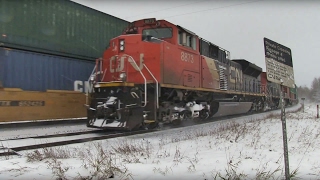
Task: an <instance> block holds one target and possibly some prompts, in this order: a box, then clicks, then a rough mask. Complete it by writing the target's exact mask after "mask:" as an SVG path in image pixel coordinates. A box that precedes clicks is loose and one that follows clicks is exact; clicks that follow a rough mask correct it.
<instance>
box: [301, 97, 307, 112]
mask: <svg viewBox="0 0 320 180" xmlns="http://www.w3.org/2000/svg"><path fill="white" fill-rule="evenodd" d="M305 99H306V98H301V100H302V109H303V112H304V100H305Z"/></svg>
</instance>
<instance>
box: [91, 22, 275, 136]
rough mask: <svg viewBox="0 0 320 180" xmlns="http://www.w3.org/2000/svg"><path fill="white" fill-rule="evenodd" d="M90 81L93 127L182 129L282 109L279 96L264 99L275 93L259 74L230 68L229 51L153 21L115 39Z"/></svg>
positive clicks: (240, 64) (238, 63)
mask: <svg viewBox="0 0 320 180" xmlns="http://www.w3.org/2000/svg"><path fill="white" fill-rule="evenodd" d="M90 80H91V82H92V84H93V92H92V93H91V94H90V95H89V96H88V98H89V102H90V104H88V105H87V107H88V112H87V114H88V122H87V126H89V127H99V128H119V129H125V130H132V129H135V128H140V127H147V128H148V127H152V126H153V125H155V124H157V123H159V122H162V123H174V124H179V123H180V122H181V121H184V120H187V119H194V120H204V119H207V118H209V117H218V116H226V115H234V114H241V113H246V112H249V111H263V110H265V109H266V108H267V107H271V108H275V107H276V106H277V105H278V102H279V93H276V94H274V92H271V93H270V91H266V90H269V89H270V87H269V83H268V82H267V80H266V77H265V76H263V72H262V68H260V67H258V66H256V65H255V64H253V63H251V62H249V61H247V60H244V59H237V60H230V53H229V51H227V50H225V49H223V48H221V47H219V46H217V45H215V44H213V43H211V42H209V41H207V40H205V39H203V38H201V37H199V36H197V35H196V34H195V33H194V32H192V31H190V30H187V29H185V28H183V27H181V26H178V25H175V24H172V23H170V22H168V21H165V20H156V19H154V18H151V19H142V20H137V21H135V22H132V23H131V24H130V25H129V26H128V28H127V29H126V30H125V32H124V33H123V35H121V36H118V37H115V38H113V39H112V40H111V41H110V45H109V48H108V49H107V50H106V51H105V52H104V55H103V58H101V59H98V60H97V61H96V66H95V70H94V73H93V74H92V75H91V77H90ZM261 82H263V83H261ZM272 87H273V85H272ZM271 89H272V90H274V89H273V88H271ZM262 90H263V91H262ZM275 91H276V90H275Z"/></svg>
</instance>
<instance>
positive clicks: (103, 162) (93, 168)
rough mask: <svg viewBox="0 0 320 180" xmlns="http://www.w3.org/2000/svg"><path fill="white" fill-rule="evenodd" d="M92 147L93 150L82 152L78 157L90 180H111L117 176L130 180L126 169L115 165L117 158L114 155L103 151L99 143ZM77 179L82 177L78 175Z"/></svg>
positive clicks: (129, 174) (117, 164)
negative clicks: (109, 179) (92, 179)
mask: <svg viewBox="0 0 320 180" xmlns="http://www.w3.org/2000/svg"><path fill="white" fill-rule="evenodd" d="M93 146H94V148H91V149H87V150H86V151H82V152H81V153H82V154H81V156H80V157H81V160H82V162H83V165H82V166H83V167H84V168H85V169H88V171H89V173H90V176H89V177H90V179H91V178H95V179H99V180H100V179H101V180H102V179H108V178H112V177H114V176H115V175H119V176H120V178H121V179H122V178H129V177H130V178H132V176H131V173H129V171H128V169H127V168H126V167H125V166H124V165H120V164H119V163H117V159H118V157H117V156H116V155H115V154H114V153H112V152H109V151H106V150H104V149H103V147H102V145H101V143H96V144H94V145H93ZM94 151H96V153H94ZM78 178H84V177H82V176H80V175H79V176H78Z"/></svg>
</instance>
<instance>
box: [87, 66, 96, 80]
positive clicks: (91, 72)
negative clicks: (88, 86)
mask: <svg viewBox="0 0 320 180" xmlns="http://www.w3.org/2000/svg"><path fill="white" fill-rule="evenodd" d="M95 70H96V65H95V66H94V68H93V70H92V72H91V74H90V76H89V79H88V81H90V78H91V76H92V74H93V72H94V71H95Z"/></svg>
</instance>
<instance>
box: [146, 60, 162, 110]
mask: <svg viewBox="0 0 320 180" xmlns="http://www.w3.org/2000/svg"><path fill="white" fill-rule="evenodd" d="M143 66H144V67H146V69H147V70H148V72H149V73H150V75H151V76H152V78H153V79H154V80H155V81H156V83H157V85H156V88H157V91H156V95H157V108H159V83H158V81H157V79H156V77H154V75H153V74H152V73H151V71H150V70H149V68H148V67H147V65H145V64H143Z"/></svg>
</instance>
